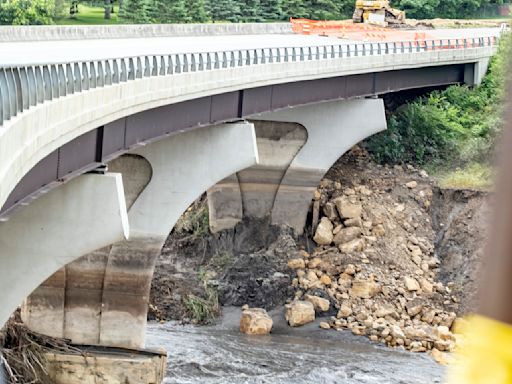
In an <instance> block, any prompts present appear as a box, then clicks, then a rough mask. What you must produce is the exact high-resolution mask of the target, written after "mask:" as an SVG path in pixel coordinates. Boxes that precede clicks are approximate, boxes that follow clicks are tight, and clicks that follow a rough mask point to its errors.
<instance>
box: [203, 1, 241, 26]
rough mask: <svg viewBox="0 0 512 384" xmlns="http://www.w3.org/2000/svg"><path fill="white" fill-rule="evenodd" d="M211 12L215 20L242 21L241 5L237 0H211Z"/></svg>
mask: <svg viewBox="0 0 512 384" xmlns="http://www.w3.org/2000/svg"><path fill="white" fill-rule="evenodd" d="M209 4H210V12H211V15H212V19H213V21H230V22H232V23H236V22H238V21H240V15H241V10H240V5H239V4H238V2H237V1H236V0H210V3H209Z"/></svg>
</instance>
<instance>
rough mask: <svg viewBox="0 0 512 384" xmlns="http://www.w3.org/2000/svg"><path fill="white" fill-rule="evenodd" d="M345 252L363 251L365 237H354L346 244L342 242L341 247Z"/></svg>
mask: <svg viewBox="0 0 512 384" xmlns="http://www.w3.org/2000/svg"><path fill="white" fill-rule="evenodd" d="M338 248H339V249H340V251H341V252H343V253H352V252H361V251H362V250H363V249H364V240H363V239H354V240H351V241H349V242H348V243H345V244H340V245H339V247H338Z"/></svg>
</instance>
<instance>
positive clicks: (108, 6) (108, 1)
mask: <svg viewBox="0 0 512 384" xmlns="http://www.w3.org/2000/svg"><path fill="white" fill-rule="evenodd" d="M103 7H104V8H105V16H104V18H105V20H110V15H111V14H112V12H113V9H114V0H105V5H104V6H103Z"/></svg>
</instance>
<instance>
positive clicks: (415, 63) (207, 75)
mask: <svg viewBox="0 0 512 384" xmlns="http://www.w3.org/2000/svg"><path fill="white" fill-rule="evenodd" d="M495 49H496V48H495V47H483V48H470V49H461V50H442V51H426V52H414V53H406V54H400V55H379V56H359V57H343V58H336V59H326V60H318V61H303V62H300V61H299V62H287V63H272V64H262V65H254V66H249V67H238V68H223V69H219V70H210V71H202V72H188V73H181V74H174V75H170V76H157V77H150V78H142V79H139V80H134V81H129V82H126V83H121V84H116V85H112V86H107V87H104V88H95V89H91V90H89V91H84V92H80V93H75V94H73V95H71V96H66V97H62V98H59V99H54V100H52V101H48V102H45V103H43V104H40V105H37V106H35V107H32V108H31V109H29V110H28V111H26V112H23V113H21V114H19V115H18V116H16V117H14V118H12V119H11V120H9V121H7V122H5V123H4V125H3V126H2V127H0V206H1V205H3V203H4V202H5V200H6V199H7V197H8V195H9V194H10V192H11V191H12V189H13V188H14V186H15V185H16V184H17V183H18V182H19V181H20V180H21V178H22V177H23V176H24V175H25V174H26V173H27V172H28V171H29V170H30V169H31V168H33V167H34V166H35V165H36V164H37V163H38V162H39V161H40V160H41V159H43V158H44V157H45V156H47V155H48V154H50V153H51V152H52V151H54V150H56V149H57V148H59V147H61V146H62V145H63V144H65V143H67V142H69V141H71V140H73V139H74V138H76V137H78V136H80V135H82V134H84V133H86V132H88V131H90V130H92V129H95V128H97V127H99V126H102V125H104V124H107V123H109V122H112V121H114V120H117V119H119V118H122V117H125V116H129V115H132V114H134V113H137V112H141V111H144V110H148V109H151V108H156V107H159V106H162V105H167V104H172V103H177V102H180V101H185V100H190V99H194V98H198V97H203V96H208V95H213V94H218V93H223V92H230V91H235V90H239V89H244V88H254V87H259V86H265V85H270V84H281V83H287V82H294V81H302V80H313V79H320V78H329V77H336V76H346V75H351V74H357V73H368V72H379V71H387V70H400V69H406V68H421V67H428V66H438V65H449V64H461V63H475V62H477V61H479V60H481V59H484V58H488V57H490V56H492V54H493V53H494V52H495Z"/></svg>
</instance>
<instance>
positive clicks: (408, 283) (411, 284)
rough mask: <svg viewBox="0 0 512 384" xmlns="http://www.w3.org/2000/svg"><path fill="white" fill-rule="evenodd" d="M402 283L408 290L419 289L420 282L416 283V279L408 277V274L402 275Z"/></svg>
mask: <svg viewBox="0 0 512 384" xmlns="http://www.w3.org/2000/svg"><path fill="white" fill-rule="evenodd" d="M404 283H405V288H406V289H407V290H408V291H409V292H412V291H419V290H420V289H421V288H420V284H419V283H418V281H417V280H416V279H415V278H413V277H409V276H405V277H404Z"/></svg>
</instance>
